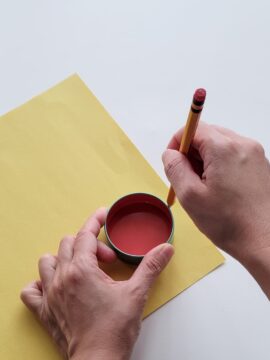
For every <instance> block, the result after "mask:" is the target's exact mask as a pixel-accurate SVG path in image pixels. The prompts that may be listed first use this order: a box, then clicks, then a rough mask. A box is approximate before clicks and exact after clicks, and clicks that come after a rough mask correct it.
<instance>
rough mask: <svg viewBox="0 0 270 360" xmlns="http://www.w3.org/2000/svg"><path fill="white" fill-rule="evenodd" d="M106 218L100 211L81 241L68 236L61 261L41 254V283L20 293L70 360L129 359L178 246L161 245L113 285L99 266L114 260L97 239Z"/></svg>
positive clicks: (60, 252) (80, 234) (84, 229)
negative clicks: (156, 285) (152, 294)
mask: <svg viewBox="0 0 270 360" xmlns="http://www.w3.org/2000/svg"><path fill="white" fill-rule="evenodd" d="M106 215H107V211H106V209H99V210H98V211H97V212H96V213H95V214H94V215H93V216H91V217H90V218H89V219H88V221H87V222H86V223H85V225H84V226H83V227H82V228H81V230H80V231H79V232H78V234H77V235H76V237H74V236H66V237H64V238H63V240H62V241H61V243H60V246H59V250H58V254H57V257H56V256H52V255H50V254H47V255H44V256H42V257H41V258H40V260H39V273H40V280H38V281H35V282H33V283H31V284H29V285H28V286H27V287H26V288H25V289H24V290H23V291H22V293H21V299H22V301H23V302H24V303H25V305H26V306H27V307H28V308H29V309H30V310H31V311H32V312H33V313H34V314H35V315H36V316H37V318H38V319H39V321H40V322H41V323H42V324H43V325H44V327H45V328H46V329H47V331H48V332H49V334H50V335H51V337H52V338H53V339H54V341H55V343H56V344H57V346H58V348H59V350H60V351H61V353H62V354H63V356H64V357H65V358H67V359H72V360H77V359H80V360H83V359H89V358H91V359H112V360H114V359H115V360H116V359H117V360H118V359H119V360H120V359H121V360H122V359H123V360H125V359H129V357H130V355H131V351H132V348H133V345H134V343H135V341H136V339H137V337H138V334H139V331H140V325H141V315H142V312H143V308H144V304H145V302H146V300H147V295H148V290H149V288H150V287H151V285H152V284H153V282H154V281H155V279H156V277H157V276H158V275H159V274H160V272H161V271H162V270H163V269H164V268H165V266H166V265H167V263H168V262H169V260H170V259H171V257H172V255H173V247H172V246H171V245H169V244H162V245H160V246H158V247H156V248H155V249H153V250H152V251H150V252H149V253H148V254H147V255H146V256H145V257H144V259H143V261H142V262H141V263H140V265H139V266H138V268H137V269H136V271H135V272H134V274H133V276H132V277H131V278H130V279H129V280H128V281H114V280H113V279H111V278H110V277H109V276H108V275H106V274H105V273H104V272H103V271H102V270H101V269H100V268H99V266H98V260H102V261H105V262H111V261H114V260H115V254H114V252H113V251H112V250H111V249H109V248H108V247H106V246H105V245H104V244H102V243H99V242H98V240H97V236H98V234H99V231H100V228H101V227H102V226H103V224H104V222H105V218H106Z"/></svg>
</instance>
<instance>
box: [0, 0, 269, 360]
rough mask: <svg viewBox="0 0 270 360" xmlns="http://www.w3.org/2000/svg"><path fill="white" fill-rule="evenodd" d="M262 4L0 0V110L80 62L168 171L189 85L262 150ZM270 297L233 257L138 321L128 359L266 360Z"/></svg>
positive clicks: (217, 116) (208, 113)
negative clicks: (166, 160)
mask: <svg viewBox="0 0 270 360" xmlns="http://www.w3.org/2000/svg"><path fill="white" fill-rule="evenodd" d="M269 32H270V3H269V1H267V0H264V1H260V0H257V1H251V0H246V1H244V0H234V1H233V0H226V1H211V0H204V1H200V0H186V1H183V0H166V1H159V0H144V1H143V0H136V1H128V0H107V1H106V0H96V1H91V0H85V1H83V0H73V1H71V0H46V1H45V0H44V1H36V0H24V1H20V0H17V1H15V0H9V1H4V0H0V99H1V102H0V113H1V114H3V113H5V112H7V111H9V110H11V109H12V108H14V107H16V106H18V105H20V104H22V103H24V102H25V101H27V100H29V99H30V98H31V97H33V96H34V95H36V94H39V93H40V92H42V91H44V90H46V89H47V88H49V87H51V86H52V85H54V84H56V83H57V82H59V81H60V80H62V79H64V78H66V77H67V76H68V75H70V74H72V73H74V72H77V73H78V74H79V75H80V76H81V78H82V79H83V80H84V81H85V82H86V84H87V85H88V87H89V88H90V89H91V90H92V91H93V92H94V93H95V95H96V96H97V97H98V99H99V100H100V101H101V102H102V103H103V105H104V106H105V108H106V109H107V110H108V111H109V112H110V113H111V115H112V116H113V117H114V119H115V120H116V121H117V122H118V124H120V126H121V127H122V128H123V129H124V130H125V132H126V133H127V134H128V136H129V137H130V138H131V140H132V141H133V142H134V143H135V144H136V145H137V147H138V148H139V150H140V151H141V152H142V153H143V154H144V156H145V157H146V159H147V160H148V161H149V162H150V163H151V164H152V166H153V167H154V168H155V169H156V171H157V172H158V173H159V174H160V176H161V177H162V178H163V179H164V180H165V175H164V173H163V166H162V163H161V160H160V156H161V153H162V151H163V149H164V148H165V146H166V144H167V142H168V140H169V138H170V137H171V135H172V133H173V132H174V131H175V130H176V129H177V128H179V127H180V126H181V125H183V124H184V122H185V119H186V116H187V111H188V108H189V105H190V101H191V96H192V93H193V90H194V89H195V88H196V87H201V86H203V87H205V88H206V89H207V91H208V97H207V103H206V106H205V110H204V112H203V119H204V120H205V121H208V122H210V123H216V124H219V125H223V126H226V127H230V128H232V129H234V130H235V131H238V132H240V133H242V134H245V135H247V136H250V137H253V138H255V139H257V140H259V141H260V142H262V144H263V145H264V147H265V149H266V153H267V154H268V155H270V145H269V136H270V131H269V130H270V126H269V121H270V101H269V100H268V97H269V80H270V76H269V64H270V47H269ZM269 315H270V307H269V303H268V300H266V297H265V296H264V295H263V293H262V292H261V290H260V289H259V287H258V286H257V284H256V283H255V281H254V280H253V279H252V278H251V276H250V275H249V274H248V273H247V272H246V271H245V270H244V269H243V268H242V267H241V266H240V265H239V264H238V263H237V262H236V261H234V260H233V259H231V258H230V257H227V262H226V264H225V265H224V266H222V267H220V268H219V269H218V270H216V271H214V272H212V273H211V274H209V275H208V276H206V277H205V278H204V279H202V280H201V281H199V282H198V283H196V284H195V285H194V286H192V287H191V288H189V289H188V290H186V291H185V292H183V293H182V294H181V295H179V296H177V297H176V298H175V299H174V300H172V301H170V302H169V303H168V304H167V305H165V306H163V307H162V308H161V309H160V310H158V311H157V312H156V313H154V314H152V315H151V316H150V317H149V318H147V319H146V320H145V321H144V322H143V326H142V332H141V335H140V338H139V340H138V342H137V344H136V347H135V349H134V353H133V356H132V360H139V359H147V360H163V359H168V360H174V359H184V360H189V359H192V360H197V359H200V360H204V359H207V360H212V359H219V360H225V359H245V360H254V359H260V360H262V359H268V358H269V356H270V355H269V354H270V341H269V331H270V321H269V319H270V316H269Z"/></svg>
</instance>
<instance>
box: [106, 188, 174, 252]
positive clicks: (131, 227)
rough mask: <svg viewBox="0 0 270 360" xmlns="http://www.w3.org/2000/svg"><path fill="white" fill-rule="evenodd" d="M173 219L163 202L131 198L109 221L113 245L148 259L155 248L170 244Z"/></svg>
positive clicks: (118, 206) (114, 208)
mask: <svg viewBox="0 0 270 360" xmlns="http://www.w3.org/2000/svg"><path fill="white" fill-rule="evenodd" d="M172 231H173V219H172V214H171V212H170V209H169V208H168V207H167V205H166V204H165V203H163V201H161V200H160V199H158V198H157V197H155V196H153V195H150V194H140V193H139V194H130V195H127V196H125V197H123V198H121V199H120V200H118V201H117V202H116V203H115V204H114V205H113V206H112V207H111V209H110V211H109V213H108V216H107V219H106V232H107V235H108V238H109V241H110V242H111V244H112V245H113V246H114V247H116V248H117V250H120V251H121V252H124V253H125V254H129V255H134V256H144V255H145V254H146V253H147V252H148V251H149V250H151V249H152V248H154V247H155V246H157V245H159V244H162V243H165V242H167V241H170V238H171V236H172Z"/></svg>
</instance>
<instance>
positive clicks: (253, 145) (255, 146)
mask: <svg viewBox="0 0 270 360" xmlns="http://www.w3.org/2000/svg"><path fill="white" fill-rule="evenodd" d="M248 148H249V151H250V153H251V154H255V155H264V148H263V146H262V145H261V144H260V143H259V142H258V141H256V140H250V141H249V144H248Z"/></svg>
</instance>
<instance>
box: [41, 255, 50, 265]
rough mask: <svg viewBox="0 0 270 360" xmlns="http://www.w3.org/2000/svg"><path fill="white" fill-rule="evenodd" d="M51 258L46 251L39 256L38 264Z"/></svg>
mask: <svg viewBox="0 0 270 360" xmlns="http://www.w3.org/2000/svg"><path fill="white" fill-rule="evenodd" d="M51 258H52V255H51V254H49V253H46V254H44V255H42V256H41V257H40V258H39V260H38V264H39V265H41V264H42V263H44V262H46V261H48V260H50V259H51Z"/></svg>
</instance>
